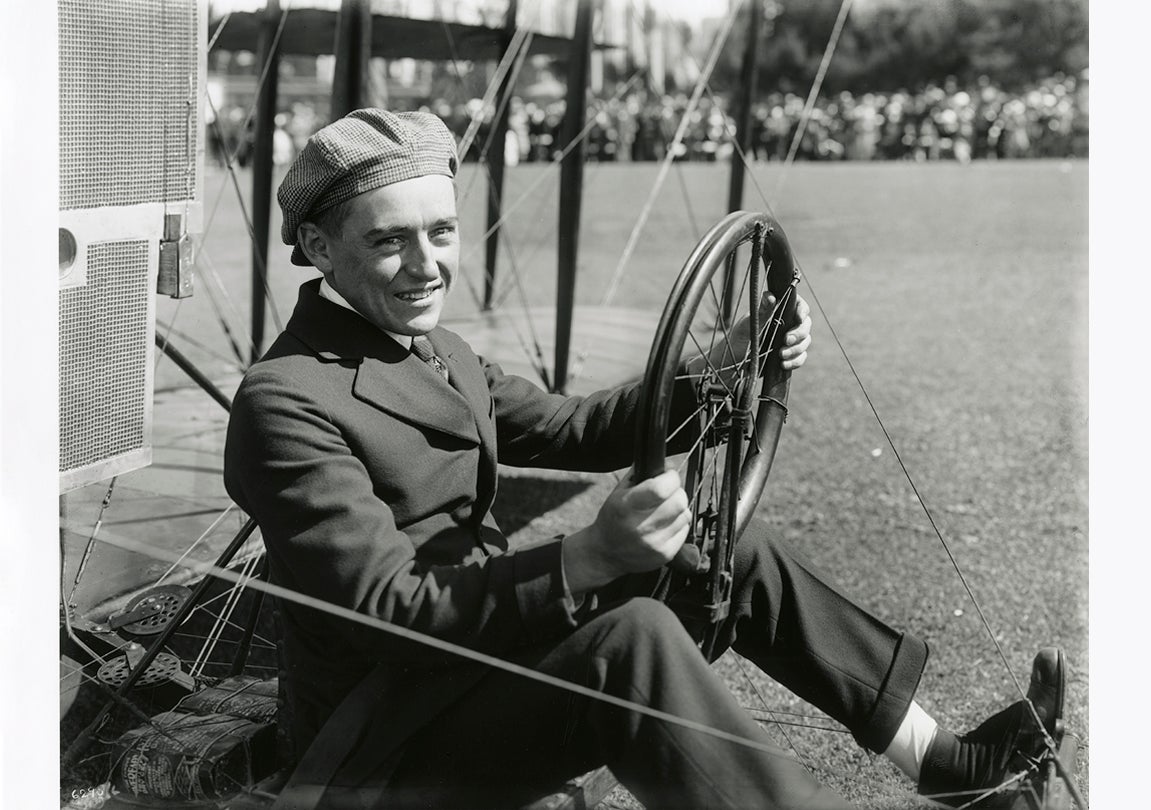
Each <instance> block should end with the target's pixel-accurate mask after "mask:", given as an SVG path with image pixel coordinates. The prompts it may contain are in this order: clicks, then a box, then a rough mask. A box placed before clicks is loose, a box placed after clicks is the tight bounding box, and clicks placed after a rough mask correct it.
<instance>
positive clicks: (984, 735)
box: [225, 110, 1063, 810]
mask: <svg viewBox="0 0 1151 810" xmlns="http://www.w3.org/2000/svg"><path fill="white" fill-rule="evenodd" d="M456 169H457V158H456V150H455V143H454V140H453V138H452V136H451V134H450V133H449V132H448V130H447V128H446V127H445V126H444V124H443V123H442V122H441V121H440V120H439V119H438V118H435V117H434V116H431V115H426V114H420V113H398V114H393V113H389V112H386V111H383V110H359V111H356V112H354V113H352V114H350V115H349V116H347V117H346V118H343V119H341V120H339V121H337V122H335V123H333V124H331V125H329V126H327V127H325V128H324V129H322V130H321V131H320V132H318V133H316V135H314V136H313V137H312V138H311V139H310V140H309V141H308V144H307V145H306V147H305V148H304V149H303V150H302V151H301V153H300V154H299V156H298V157H297V159H296V161H295V162H294V163H293V165H292V166H291V168H290V169H289V171H288V173H287V175H286V176H285V178H284V180H283V183H282V184H281V186H280V192H279V200H280V205H281V207H282V209H283V213H284V225H283V232H282V234H283V239H284V241H285V243H287V244H289V245H293V246H294V247H293V252H292V262H293V263H295V264H298V265H303V266H307V265H314V266H315V267H316V268H317V269H318V270H319V271H320V273H321V275H322V279H319V280H315V281H309V282H307V283H305V284H304V285H303V286H302V287H301V290H300V296H299V301H298V303H297V305H296V308H295V311H294V312H293V314H292V317H291V319H290V320H289V322H288V324H287V326H286V328H285V329H284V332H283V333H282V334H281V335H280V336H279V337H278V338H277V340H276V341H275V343H274V344H273V345H272V346H271V348H270V349H269V350H268V352H267V354H266V355H265V356H264V357H263V358H262V359H261V360H260V362H258V363H256V364H254V365H253V366H252V367H251V368H250V369H249V371H248V373H247V374H246V375H245V378H244V381H243V383H242V384H241V386H240V389H239V391H238V392H237V394H236V397H235V400H234V405H233V410H232V416H231V420H230V422H229V427H228V440H227V447H226V450H225V482H226V485H227V488H228V492H229V493H230V494H231V495H232V497H233V498H234V499H235V500H236V502H237V503H238V504H239V505H240V506H241V507H242V508H243V509H244V510H245V511H246V512H248V513H249V514H250V515H252V516H253V517H254V518H255V519H256V520H257V521H258V523H259V525H260V528H261V531H262V534H263V539H264V544H265V546H266V548H267V555H268V557H267V558H268V565H269V575H270V578H271V580H272V581H273V582H274V583H276V584H278V585H280V586H283V587H286V588H288V589H291V590H294V591H298V592H300V593H303V594H306V595H308V596H311V597H315V598H318V599H321V600H324V601H326V602H330V603H332V604H335V605H338V606H340V607H344V608H349V609H352V610H355V611H358V612H360V613H362V614H364V615H366V616H371V617H374V618H377V619H382V620H385V621H387V622H390V623H392V624H394V625H396V626H400V627H403V628H407V629H409V630H412V631H415V632H417V633H420V634H424V635H427V636H433V637H435V638H438V639H442V640H446V641H449V642H452V643H454V644H457V645H463V646H466V647H469V648H471V649H473V650H477V651H480V652H483V653H487V654H490V655H494V656H498V657H500V658H503V659H505V660H508V661H510V662H512V663H515V664H518V665H522V666H526V667H529V668H531V669H533V670H536V671H538V672H541V673H543V674H545V675H549V676H553V677H556V678H560V679H563V680H565V681H569V682H573V683H576V684H579V685H581V686H583V687H587V688H590V689H592V690H594V691H596V692H601V693H604V694H606V695H609V696H611V697H613V698H618V699H623V700H626V701H629V702H633V703H642V704H644V705H645V706H647V707H650V708H652V709H656V710H658V711H659V712H663V713H666V714H670V715H675V716H677V717H681V718H685V719H687V720H689V721H691V722H694V723H697V724H703V725H706V726H709V727H711V728H713V729H716V730H718V731H720V732H723V733H724V734H726V735H730V737H734V738H739V739H744V740H750V741H752V743H753V745H751V746H747V745H741V744H738V743H736V742H732V741H729V740H724V739H717V738H716V737H714V736H708V735H704V734H701V733H699V732H697V731H693V730H690V729H688V728H685V727H683V726H681V725H676V724H670V723H665V722H662V721H659V720H656V719H653V718H652V717H651V716H649V715H645V714H640V713H636V712H634V711H628V710H626V709H622V708H619V707H617V706H613V705H610V704H607V703H603V702H600V701H596V700H591V699H588V698H584V697H576V696H574V695H572V694H569V693H567V692H564V691H561V690H559V689H556V688H554V687H551V686H548V685H546V684H542V683H540V682H539V681H536V680H532V679H528V678H525V677H522V676H519V675H514V674H511V673H508V672H506V671H503V670H500V669H493V668H489V667H484V666H480V665H478V664H475V663H470V662H468V661H466V660H464V659H461V658H460V657H458V656H452V655H449V654H447V653H443V652H439V651H437V649H435V648H432V647H428V646H426V645H423V644H420V643H418V642H416V641H412V640H404V639H400V638H397V637H396V636H394V635H391V634H388V633H384V632H379V631H376V630H372V629H368V628H366V627H365V626H363V625H360V624H356V623H352V622H348V621H346V620H343V619H340V618H338V617H335V616H333V615H331V614H329V613H326V612H324V611H320V610H315V609H310V608H304V607H301V606H299V605H298V604H295V603H293V602H289V601H283V602H281V603H280V605H279V611H280V627H281V635H282V639H281V643H280V658H281V672H280V684H281V690H282V692H283V696H284V707H283V708H284V715H283V716H282V718H281V719H282V721H283V722H284V725H285V728H286V731H287V732H288V735H289V737H290V738H291V740H292V742H293V744H294V749H295V752H294V753H295V758H296V767H295V771H294V773H293V776H292V779H291V781H290V782H289V784H288V786H287V787H286V788H285V790H284V791H283V793H282V794H281V797H280V803H279V805H278V806H279V807H295V808H299V807H305V806H326V807H343V806H347V807H370V806H385V807H388V808H405V807H430V808H465V807H466V808H482V807H511V806H514V805H515V804H516V803H520V802H524V801H526V800H529V799H531V798H533V797H534V796H536V795H538V794H540V793H541V792H545V791H546V790H548V789H549V788H551V787H554V786H555V785H556V784H558V783H560V782H562V781H563V780H564V779H567V778H570V777H572V776H574V775H578V774H579V773H581V772H583V771H586V770H589V769H590V768H592V767H594V766H596V765H600V764H607V765H609V766H610V767H611V768H612V770H613V772H614V773H615V774H616V775H617V776H618V777H619V778H620V779H621V780H622V781H623V782H624V783H625V784H626V785H627V786H628V787H629V788H630V789H631V790H632V792H633V793H635V794H636V795H637V796H638V797H639V798H640V800H641V801H643V802H644V804H645V805H646V806H647V807H649V808H652V810H655V808H664V807H683V808H702V807H717V808H737V807H781V808H783V807H785V808H841V807H846V806H847V805H846V803H845V802H844V801H843V800H842V799H840V798H839V797H838V796H836V795H834V794H833V793H831V792H830V791H828V790H827V789H826V788H824V787H823V786H821V785H820V784H819V783H818V782H816V781H815V779H814V778H813V777H812V775H811V774H810V773H809V772H808V771H807V770H806V769H805V768H804V767H803V766H802V765H800V764H799V763H798V762H797V761H796V760H795V759H794V758H793V757H792V756H791V755H789V754H788V753H787V752H785V751H783V750H782V749H779V748H777V747H775V746H774V745H773V744H772V742H771V740H770V738H769V737H768V736H767V735H766V734H765V733H764V732H763V730H762V729H760V727H759V726H758V724H757V723H755V722H754V721H753V720H752V719H751V717H749V716H748V715H747V713H746V712H744V711H743V710H742V709H741V708H740V707H739V705H738V704H737V703H736V701H735V700H734V698H733V697H732V695H731V694H730V693H729V692H728V690H727V688H726V686H725V684H724V682H723V681H722V680H721V679H720V678H719V677H718V676H717V675H716V674H715V673H714V672H713V671H712V670H711V668H710V667H709V665H708V662H707V661H705V660H704V658H703V657H702V656H701V655H700V653H699V650H698V648H697V647H696V646H695V644H694V643H693V641H692V640H691V637H690V636H689V635H688V633H687V631H686V630H685V629H684V627H683V625H682V624H681V623H680V621H679V619H678V617H677V616H676V615H675V614H674V613H673V612H672V611H671V610H670V609H669V608H668V607H667V606H666V605H665V604H663V603H662V602H659V601H656V600H654V599H651V598H650V594H651V593H652V592H653V588H654V584H655V580H656V578H658V576H659V572H660V569H661V567H662V566H663V565H664V564H665V563H666V562H667V561H668V560H670V559H671V558H672V557H674V556H675V554H676V552H677V551H678V550H679V548H680V546H681V545H682V544H683V542H684V539H685V537H686V535H687V531H688V524H689V522H690V513H689V510H688V506H687V497H686V495H685V493H684V491H683V489H682V487H681V485H680V481H679V478H678V475H677V474H676V473H675V472H674V471H668V472H666V473H664V474H662V475H659V476H656V477H655V478H652V479H649V480H647V481H642V482H639V481H636V480H634V478H633V477H632V476H631V475H630V474H629V475H626V476H624V478H623V480H622V481H621V482H620V484H619V486H618V487H616V489H615V490H614V491H613V492H612V493H611V494H610V495H609V496H608V498H607V499H606V501H605V502H604V504H603V506H602V507H601V508H600V510H599V512H598V513H597V515H596V516H595V518H594V519H593V520H592V521H591V522H590V523H589V524H588V525H587V526H584V527H582V528H581V529H579V530H578V531H575V532H573V533H572V534H570V535H568V536H566V537H558V538H556V537H541V538H535V539H532V540H530V541H527V542H523V543H518V544H513V543H511V542H510V541H509V539H508V538H507V537H506V536H505V535H504V534H503V532H502V531H501V530H500V528H499V526H498V524H497V523H496V521H495V519H494V518H493V517H492V514H491V506H492V502H493V500H494V498H495V496H496V485H497V478H498V476H497V462H502V463H505V464H512V465H518V466H532V467H551V468H558V469H572V470H615V469H624V468H627V467H628V465H629V464H630V463H631V458H630V455H631V448H632V443H633V441H632V440H633V433H634V425H635V414H636V406H637V402H638V398H639V397H638V394H639V388H638V386H637V385H628V386H622V387H620V388H617V389H613V390H610V391H601V392H598V393H596V394H593V395H591V396H588V397H565V396H560V395H556V394H549V393H546V392H544V391H542V390H540V389H539V388H538V387H536V386H535V385H534V384H532V383H531V382H529V381H527V380H524V379H522V378H519V377H516V376H513V375H507V374H504V373H503V372H502V371H501V370H500V368H499V367H498V366H497V365H495V364H493V363H490V362H487V361H485V360H482V359H480V358H478V357H477V356H476V355H475V354H474V353H473V352H472V351H471V349H470V348H469V347H468V345H467V344H466V343H465V342H464V341H463V340H462V339H461V338H460V337H458V336H457V335H455V334H453V333H452V332H450V331H448V330H446V329H444V328H443V327H441V326H439V325H438V324H439V319H440V314H441V312H442V310H443V305H444V299H445V297H446V296H447V295H448V293H449V292H450V291H451V288H452V283H453V281H454V278H455V275H456V272H457V270H458V266H459V250H460V244H459V233H458V222H457V214H456V203H455V187H454V177H455V173H456ZM799 317H800V323H799V324H798V325H797V326H795V327H794V328H793V329H792V331H791V332H790V333H789V338H788V341H789V342H788V345H787V348H786V349H784V351H783V358H784V362H785V366H787V367H789V368H798V367H799V366H801V365H803V363H804V360H805V359H806V356H807V349H808V347H809V345H810V341H811V338H810V331H811V321H810V319H809V317H808V314H807V306H806V304H803V303H802V301H801V302H800V306H799ZM737 331H738V330H737ZM733 351H734V353H735V354H742V349H741V348H740V347H738V346H737V347H734V349H733ZM682 385H683V386H684V388H683V390H682V391H679V392H677V395H676V407H677V408H678V409H679V411H680V416H679V417H676V416H675V415H673V420H674V421H673V423H678V422H679V421H682V416H683V414H687V413H690V412H691V410H692V409H693V408H694V392H692V391H691V390H690V383H687V382H685V383H682ZM688 439H689V437H685V438H684V440H688ZM669 449H672V450H674V449H676V448H669ZM733 577H734V583H733V590H732V607H731V612H730V615H729V616H728V617H727V619H726V620H725V621H724V623H723V626H722V629H721V633H720V639H719V642H718V644H717V654H719V653H720V652H722V651H723V650H725V649H726V648H728V647H732V648H734V649H735V650H737V651H738V652H740V653H741V654H742V655H744V656H745V657H747V658H748V659H750V660H751V661H753V662H754V663H755V664H756V665H757V666H759V667H760V668H761V669H762V670H763V671H764V672H766V673H768V674H769V675H771V676H772V677H773V678H775V679H776V680H777V681H779V682H780V683H782V684H783V685H785V686H786V687H788V688H789V689H791V690H792V691H793V692H795V693H796V694H798V695H800V696H802V697H804V698H805V699H807V700H808V701H810V702H811V703H813V704H815V705H816V706H818V707H819V708H821V709H823V710H824V711H826V712H827V713H828V714H830V715H831V716H832V717H834V718H836V719H837V720H839V721H840V722H841V723H843V724H844V725H845V726H846V727H847V728H848V729H849V730H850V731H851V732H852V734H853V735H854V736H855V738H856V740H858V741H859V743H860V744H861V745H863V746H865V747H866V748H868V749H869V750H871V751H875V752H883V753H886V754H887V755H888V756H889V757H890V758H891V759H892V760H893V761H894V762H895V763H896V764H897V765H898V766H899V767H900V768H901V769H903V770H904V771H905V772H906V773H908V775H909V776H911V777H912V778H913V779H916V780H918V784H919V787H920V790H921V791H925V792H930V793H932V794H944V793H948V794H958V793H961V792H964V791H971V790H978V789H982V788H986V787H988V786H992V785H995V784H997V783H998V782H999V780H1000V779H1002V778H1003V776H1004V775H1005V774H1006V773H1008V772H1009V771H1011V770H1012V769H1013V768H1014V767H1015V766H1016V765H1017V764H1018V763H1019V761H1021V760H1020V757H1021V755H1031V754H1034V753H1035V752H1036V751H1037V750H1038V749H1039V737H1040V736H1041V735H1040V733H1039V729H1038V726H1037V724H1036V723H1035V722H1034V720H1033V719H1032V718H1033V715H1032V714H1031V713H1030V712H1029V711H1028V710H1026V709H1025V704H1024V703H1022V702H1020V703H1017V704H1014V705H1012V706H1011V707H1008V708H1007V709H1006V710H1004V711H1002V712H1000V713H999V714H997V715H995V716H993V717H992V718H991V719H990V720H988V721H987V722H986V723H984V724H983V725H982V726H980V727H979V728H978V729H976V731H974V732H972V733H971V734H969V735H965V736H964V737H955V736H953V735H951V734H949V733H947V732H946V731H943V730H942V729H939V728H938V727H937V725H936V724H935V722H934V721H933V720H932V719H931V718H930V717H929V716H928V715H927V714H926V713H925V712H924V711H923V710H922V709H920V708H919V706H918V705H917V704H916V703H915V702H914V700H913V697H914V694H915V690H916V687H917V685H918V683H919V679H920V675H921V673H922V671H923V667H924V665H925V663H926V658H927V647H926V645H925V644H924V642H922V641H921V640H919V639H917V638H916V637H915V636H913V635H911V634H908V633H903V632H900V631H897V630H894V629H892V628H890V627H888V626H887V625H885V624H884V623H883V622H881V621H880V620H879V619H877V618H875V617H874V616H872V615H870V614H869V613H867V612H866V611H865V610H863V609H862V608H861V607H860V606H858V605H857V604H855V603H854V602H853V601H852V600H850V599H849V598H848V597H846V596H845V595H843V594H842V593H840V592H839V591H838V590H837V589H836V588H835V587H834V586H833V585H832V584H830V583H829V582H828V581H827V580H826V578H825V577H824V576H823V575H822V574H821V573H820V572H819V571H818V570H817V569H816V568H815V567H814V566H813V565H812V564H811V563H810V562H808V561H807V560H806V559H804V558H803V557H802V556H801V555H799V554H797V553H795V552H793V551H791V550H789V549H787V548H786V547H784V546H782V545H780V544H777V543H774V542H771V541H769V540H768V538H767V534H766V531H765V528H764V526H763V525H762V524H761V523H753V524H752V525H751V526H750V527H749V528H748V530H747V531H746V532H745V534H744V537H743V539H742V540H741V542H740V544H739V546H738V547H737V552H736V560H735V566H734V571H733ZM1062 667H1063V665H1062V657H1061V656H1060V655H1059V654H1058V652H1057V651H1054V650H1048V651H1045V652H1043V653H1041V654H1040V655H1039V656H1037V658H1036V663H1035V669H1034V672H1033V677H1032V683H1031V689H1030V692H1029V697H1030V698H1031V700H1032V701H1033V703H1034V704H1035V706H1036V707H1037V709H1038V715H1039V717H1040V718H1041V720H1042V722H1043V723H1044V725H1045V726H1047V727H1048V730H1049V731H1052V730H1054V727H1055V723H1056V721H1057V720H1058V718H1059V714H1060V712H1061V709H1062V677H1063V672H1062ZM966 798H967V797H966V796H964V797H962V798H957V799H956V801H963V800H965V799H966Z"/></svg>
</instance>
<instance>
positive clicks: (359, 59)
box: [332, 0, 372, 121]
mask: <svg viewBox="0 0 1151 810" xmlns="http://www.w3.org/2000/svg"><path fill="white" fill-rule="evenodd" d="M334 48H335V51H334V52H335V55H336V64H335V67H334V69H333V74H332V120H333V121H335V120H336V119H337V118H343V117H344V116H345V115H347V114H348V113H350V112H351V111H352V110H358V109H360V108H361V107H363V106H364V103H365V100H366V99H365V96H366V88H367V86H368V77H369V73H368V70H369V65H370V64H371V60H372V8H371V5H370V4H369V3H368V0H341V2H340V11H339V13H338V14H337V15H336V42H335V45H334Z"/></svg>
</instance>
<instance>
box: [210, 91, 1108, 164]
mask: <svg viewBox="0 0 1151 810" xmlns="http://www.w3.org/2000/svg"><path fill="white" fill-rule="evenodd" d="M1087 87H1088V83H1087V75H1086V71H1085V72H1084V73H1083V75H1081V76H1065V75H1062V74H1057V75H1055V76H1052V77H1051V78H1049V79H1047V80H1045V81H1042V82H1039V83H1038V84H1036V85H1035V86H1033V87H1029V88H1026V89H1024V90H1023V91H1021V92H1016V93H1009V92H1006V91H1004V90H1002V89H1000V88H998V87H996V86H995V85H994V84H992V83H991V82H990V81H989V80H987V79H982V80H980V81H979V82H978V83H977V84H976V86H974V87H961V86H959V84H958V83H957V82H955V81H953V80H948V81H947V82H945V83H944V84H943V86H937V85H928V86H927V87H925V88H923V89H922V90H921V91H919V92H916V93H909V92H905V91H898V92H894V93H865V94H861V95H854V94H852V93H849V92H842V93H840V94H838V95H836V96H832V97H826V98H819V99H818V100H817V101H816V103H815V104H814V106H813V108H812V111H811V115H810V117H809V119H808V122H807V126H806V127H805V129H804V132H803V135H802V136H801V138H800V139H799V142H798V144H795V146H794V148H795V150H796V154H795V158H796V159H798V160H915V161H926V160H957V161H961V162H967V161H971V160H982V159H988V158H990V159H997V158H998V159H1002V158H1031V157H1055V158H1066V157H1086V156H1087V151H1088V150H1087V145H1088V97H1087V92H1088V89H1087ZM804 104H805V99H804V98H802V97H800V96H797V95H794V94H791V93H787V94H780V93H771V94H769V95H767V96H766V97H764V98H763V100H762V101H760V102H758V103H756V104H755V106H754V108H753V115H752V133H751V139H752V154H750V155H748V159H749V160H761V161H773V160H784V159H786V158H787V156H788V153H789V150H791V149H792V148H793V142H794V140H795V137H796V132H797V130H798V129H799V125H800V122H801V120H802V117H803V109H804ZM687 105H688V97H687V96H686V95H684V94H679V95H674V96H671V95H665V96H650V95H645V94H643V93H636V94H633V95H630V96H628V97H626V98H623V99H615V98H613V99H608V100H597V101H595V102H593V107H592V108H591V109H590V110H589V114H591V113H594V115H595V123H594V125H593V126H592V128H591V130H590V132H589V133H588V136H587V137H588V140H587V156H588V159H589V160H599V161H643V160H662V159H663V158H664V157H665V155H666V154H667V149H668V148H669V147H670V146H671V145H672V144H673V143H674V140H675V133H676V131H677V128H678V127H679V126H680V122H681V119H682V118H683V113H684V110H686V109H687ZM731 106H732V105H731V104H730V103H729V101H728V100H727V99H724V98H720V97H712V96H710V95H704V96H703V97H702V98H701V99H700V103H699V105H698V106H697V108H696V109H695V111H694V112H693V113H692V116H691V119H690V121H689V123H688V127H687V131H686V134H685V136H684V138H683V139H682V141H681V142H680V143H679V144H678V145H677V148H676V153H675V155H674V159H676V160H701V161H714V160H725V159H728V158H729V157H730V155H731V150H732V148H733V147H732V145H731V138H730V136H729V134H728V133H733V132H734V131H735V122H734V119H733V118H732V110H731ZM480 107H481V102H480V101H479V100H478V99H473V100H471V101H469V102H467V103H466V104H456V105H452V104H449V103H448V102H446V101H436V102H433V103H432V104H430V105H428V106H427V107H425V108H423V109H427V110H430V111H431V112H435V113H438V114H439V115H440V116H441V117H442V118H443V119H444V120H445V121H447V123H448V126H449V127H451V128H452V130H453V131H454V132H455V133H456V134H457V136H462V135H463V134H464V132H465V131H466V130H467V129H468V125H469V123H470V121H471V120H472V118H473V117H474V115H475V114H476V112H477V111H478V110H479V109H480ZM563 112H564V102H563V101H562V100H561V101H557V102H552V103H546V104H545V103H539V102H535V101H530V100H529V101H525V100H523V99H520V98H518V97H517V98H513V99H512V100H511V104H510V112H509V131H508V137H507V142H506V144H505V156H506V158H507V162H508V163H511V164H515V163H520V162H534V161H547V160H551V159H552V158H554V157H555V155H556V154H557V153H558V151H559V149H560V146H561V144H560V136H559V133H560V124H561V120H562V118H563ZM323 123H324V121H322V120H320V119H319V118H318V117H317V116H316V115H315V113H314V112H313V110H312V109H311V107H310V106H309V105H306V104H299V103H297V104H295V105H293V108H292V110H291V111H290V112H284V113H281V114H280V115H279V116H277V132H276V141H275V148H274V152H275V159H276V162H277V163H287V162H289V161H290V160H291V158H292V156H293V155H294V154H295V151H296V150H298V149H299V148H301V147H302V146H303V143H304V141H305V140H307V138H308V136H309V135H310V134H311V133H312V132H314V131H315V130H316V129H317V128H318V127H319V126H322V124H323ZM220 124H221V128H222V129H223V130H224V131H225V133H226V134H225V139H226V140H227V141H229V143H230V144H231V147H232V150H233V151H235V150H236V149H237V148H238V150H239V155H240V160H241V163H243V162H245V159H246V154H245V153H246V151H247V150H246V149H244V146H243V145H242V144H241V140H246V138H250V125H249V127H248V129H249V132H247V133H244V135H245V136H246V137H245V138H242V136H241V133H240V131H239V130H240V128H241V127H242V125H243V114H242V112H241V111H240V110H238V109H234V110H232V111H230V113H229V115H228V116H223V115H222V116H221V121H220ZM488 133H489V126H488V124H487V123H485V124H483V125H481V127H480V129H479V132H478V133H477V136H476V138H475V140H474V142H473V146H472V149H471V150H470V151H469V153H468V155H467V157H466V158H465V159H475V158H476V156H478V155H479V154H480V153H481V152H482V150H483V149H484V148H485V145H486V144H487V141H488V139H489V138H488Z"/></svg>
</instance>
